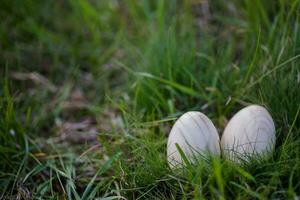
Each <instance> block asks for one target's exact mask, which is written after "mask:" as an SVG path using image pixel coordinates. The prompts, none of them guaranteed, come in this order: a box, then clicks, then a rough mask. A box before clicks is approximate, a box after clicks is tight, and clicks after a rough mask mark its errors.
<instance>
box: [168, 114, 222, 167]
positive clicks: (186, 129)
mask: <svg viewBox="0 0 300 200" xmlns="http://www.w3.org/2000/svg"><path fill="white" fill-rule="evenodd" d="M176 144H178V146H179V147H180V149H181V150H182V151H183V153H184V154H185V156H186V157H187V158H188V159H189V161H190V162H193V161H194V159H195V158H199V156H207V155H208V154H210V153H212V154H216V155H219V154H220V139H219V135H218V132H217V129H216V128H215V126H214V125H213V123H212V122H211V120H210V119H209V118H207V117H206V116H205V115H204V114H202V113H201V112H196V111H191V112H187V113H185V114H183V115H182V116H181V117H180V118H179V119H177V121H176V122H175V124H174V126H173V128H172V130H171V132H170V135H169V138H168V146H167V156H168V162H169V166H170V167H171V168H173V167H175V166H180V165H181V166H182V165H184V161H183V159H182V158H181V154H180V153H179V151H178V148H177V147H176Z"/></svg>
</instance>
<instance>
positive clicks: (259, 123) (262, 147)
mask: <svg viewBox="0 0 300 200" xmlns="http://www.w3.org/2000/svg"><path fill="white" fill-rule="evenodd" d="M274 146H275V125H274V122H273V119H272V117H271V115H270V114H269V112H268V111H267V110H266V109H265V108H264V107H262V106H258V105H251V106H248V107H246V108H244V109H242V110H240V111H239V112H238V113H236V114H235V115H234V116H233V117H232V119H231V120H230V121H229V123H228V124H227V126H226V128H225V130H224V133H223V136H222V139H221V147H222V150H223V152H224V154H225V156H228V157H229V158H232V159H233V160H235V161H238V162H239V161H241V159H243V160H246V161H247V160H249V159H250V158H251V157H252V156H255V155H256V156H261V155H267V154H268V153H269V152H271V151H272V150H273V149H274Z"/></svg>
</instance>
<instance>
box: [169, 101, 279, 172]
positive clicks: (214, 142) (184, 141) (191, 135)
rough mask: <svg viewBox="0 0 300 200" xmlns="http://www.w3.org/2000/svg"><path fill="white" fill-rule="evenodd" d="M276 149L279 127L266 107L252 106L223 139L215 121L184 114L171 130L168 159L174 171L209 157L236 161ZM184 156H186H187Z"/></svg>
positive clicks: (236, 118) (242, 112)
mask: <svg viewBox="0 0 300 200" xmlns="http://www.w3.org/2000/svg"><path fill="white" fill-rule="evenodd" d="M274 146H275V125H274V122H273V119H272V117H271V115H270V114H269V112H268V111H267V110H266V109H265V108H264V107H262V106H258V105H251V106H248V107H245V108H243V109H242V110H240V111H239V112H238V113H236V114H235V115H234V116H233V117H232V119H231V120H230V121H229V122H228V124H227V126H226V128H225V130H224V132H223V135H222V139H221V142H220V137H219V134H218V131H217V129H216V127H215V126H214V125H213V123H212V121H211V120H210V119H209V118H208V117H206V116H205V115H204V114H203V113H201V112H196V111H191V112H187V113H185V114H183V115H182V116H181V117H180V118H179V119H178V120H177V121H176V122H175V124H174V126H173V127H172V129H171V132H170V135H169V138H168V144H167V156H168V162H169V166H170V167H171V168H173V167H175V166H179V165H183V164H184V158H183V156H184V157H185V158H187V159H188V160H189V161H191V162H193V161H195V160H196V159H198V158H201V157H202V158H203V157H204V158H205V157H207V156H208V155H210V154H212V155H220V154H221V149H222V151H223V153H224V155H225V157H228V158H230V159H232V160H234V161H237V162H239V161H240V160H241V159H242V160H248V159H249V158H251V157H253V156H262V155H266V154H268V153H269V152H271V151H272V150H273V149H274ZM183 154H184V155H183Z"/></svg>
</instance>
